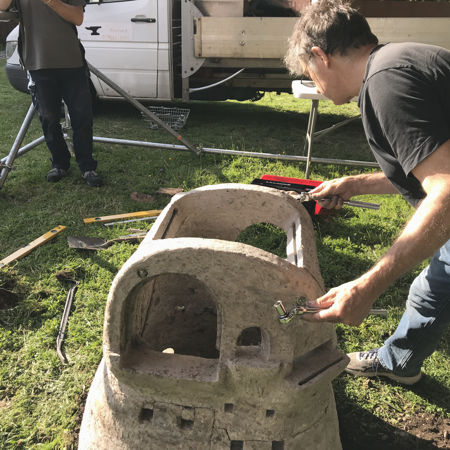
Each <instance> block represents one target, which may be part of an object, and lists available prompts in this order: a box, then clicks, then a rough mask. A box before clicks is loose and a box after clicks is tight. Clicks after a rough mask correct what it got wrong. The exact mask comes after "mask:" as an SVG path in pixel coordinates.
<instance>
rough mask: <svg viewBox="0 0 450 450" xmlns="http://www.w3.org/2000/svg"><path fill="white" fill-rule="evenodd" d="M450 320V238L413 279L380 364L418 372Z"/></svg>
mask: <svg viewBox="0 0 450 450" xmlns="http://www.w3.org/2000/svg"><path fill="white" fill-rule="evenodd" d="M449 322H450V240H449V241H447V243H446V244H444V245H443V246H442V247H441V248H440V249H439V250H438V251H437V252H436V253H435V255H434V256H433V258H432V259H431V261H430V265H429V266H428V267H426V268H425V269H424V270H423V271H422V272H421V273H420V275H419V276H418V277H417V278H416V279H415V280H414V281H413V283H412V284H411V287H410V290H409V296H408V300H407V302H406V311H405V312H404V314H403V316H402V318H401V320H400V323H399V325H398V327H397V329H396V330H395V333H394V334H393V335H392V336H391V337H390V338H389V339H387V340H386V342H385V343H384V346H383V347H381V348H380V350H379V352H378V357H379V359H380V362H381V364H382V365H383V366H384V367H385V368H387V369H390V370H392V371H394V373H396V374H397V375H403V376H414V375H417V374H418V373H419V371H420V368H421V367H422V363H423V361H424V360H425V358H427V357H428V356H430V355H431V354H432V353H433V352H434V351H435V350H436V348H437V346H438V344H439V340H440V338H441V337H442V335H443V333H444V331H445V330H446V328H447V326H448V324H449Z"/></svg>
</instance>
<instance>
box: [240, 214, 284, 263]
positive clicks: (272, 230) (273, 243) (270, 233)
mask: <svg viewBox="0 0 450 450" xmlns="http://www.w3.org/2000/svg"><path fill="white" fill-rule="evenodd" d="M236 242H242V243H243V244H248V245H252V246H253V247H256V248H260V249H262V250H267V251H269V252H271V253H273V254H274V255H277V256H279V257H280V258H286V245H287V237H286V233H285V231H284V230H283V229H282V228H280V227H277V226H276V225H272V224H271V223H265V222H262V223H255V224H253V225H250V226H249V227H247V228H246V229H245V230H243V231H242V232H241V233H240V234H239V236H238V237H237V238H236Z"/></svg>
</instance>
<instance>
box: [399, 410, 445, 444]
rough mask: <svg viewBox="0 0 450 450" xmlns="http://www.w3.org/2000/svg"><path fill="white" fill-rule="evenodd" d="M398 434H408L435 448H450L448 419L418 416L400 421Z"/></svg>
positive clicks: (426, 415)
mask: <svg viewBox="0 0 450 450" xmlns="http://www.w3.org/2000/svg"><path fill="white" fill-rule="evenodd" d="M399 434H400V435H401V434H409V435H413V436H416V437H417V438H420V439H423V440H425V441H427V442H429V443H430V444H433V445H434V446H435V447H436V448H446V449H448V448H450V419H445V418H441V417H435V416H433V415H431V414H425V413H423V414H419V415H417V416H414V417H408V418H405V419H403V420H402V422H401V425H400V430H399Z"/></svg>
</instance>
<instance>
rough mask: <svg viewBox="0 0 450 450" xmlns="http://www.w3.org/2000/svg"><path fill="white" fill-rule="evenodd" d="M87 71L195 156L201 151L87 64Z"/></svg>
mask: <svg viewBox="0 0 450 450" xmlns="http://www.w3.org/2000/svg"><path fill="white" fill-rule="evenodd" d="M88 66H89V70H90V71H91V72H92V73H93V74H94V75H96V76H97V77H98V78H100V79H101V80H102V81H104V82H105V83H106V84H107V85H108V86H110V87H111V88H112V89H114V90H115V91H116V92H118V93H119V94H120V95H121V96H122V97H123V98H124V99H125V100H127V101H128V102H130V103H131V104H132V105H133V106H134V107H135V108H137V109H138V110H139V111H140V112H141V113H142V114H144V115H145V116H147V117H148V118H150V119H151V120H153V121H154V122H156V123H157V124H158V125H159V126H160V127H162V128H164V129H165V130H166V131H167V132H169V133H170V134H171V135H172V136H173V137H174V138H175V139H176V140H177V141H180V142H181V143H183V144H184V145H185V146H186V147H187V148H188V149H189V150H192V151H193V152H194V153H196V154H197V155H198V154H200V153H201V152H202V149H201V148H200V147H198V146H194V145H192V144H191V143H189V142H188V141H187V140H186V139H185V138H184V137H183V136H181V134H179V133H177V132H176V131H175V130H174V129H173V128H171V127H169V125H167V124H166V123H165V122H163V121H162V120H161V119H160V118H159V117H158V116H157V115H156V114H154V113H152V112H151V111H149V110H148V109H147V108H146V107H145V106H144V105H143V104H142V103H140V102H138V101H137V100H136V99H134V98H133V97H132V96H131V95H129V94H128V93H127V92H125V91H124V90H123V89H122V88H121V87H120V86H119V85H117V84H116V83H114V81H112V80H111V79H110V78H108V77H107V76H106V75H105V74H103V73H102V72H100V71H99V70H98V69H96V68H95V67H94V66H93V65H92V64H90V63H89V62H88Z"/></svg>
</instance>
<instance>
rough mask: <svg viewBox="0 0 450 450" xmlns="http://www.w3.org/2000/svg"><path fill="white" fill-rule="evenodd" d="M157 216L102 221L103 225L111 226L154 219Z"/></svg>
mask: <svg viewBox="0 0 450 450" xmlns="http://www.w3.org/2000/svg"><path fill="white" fill-rule="evenodd" d="M157 218H158V216H153V217H141V218H140V219H128V220H117V221H116V222H107V223H104V224H103V225H104V226H105V227H112V226H113V225H117V224H118V223H131V222H143V221H150V220H156V219H157Z"/></svg>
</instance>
